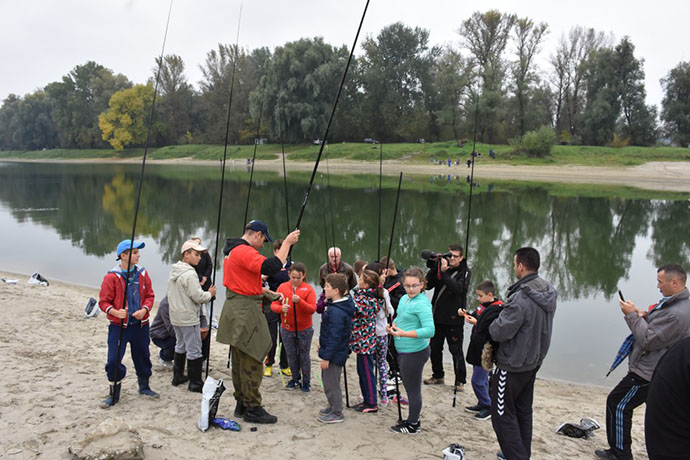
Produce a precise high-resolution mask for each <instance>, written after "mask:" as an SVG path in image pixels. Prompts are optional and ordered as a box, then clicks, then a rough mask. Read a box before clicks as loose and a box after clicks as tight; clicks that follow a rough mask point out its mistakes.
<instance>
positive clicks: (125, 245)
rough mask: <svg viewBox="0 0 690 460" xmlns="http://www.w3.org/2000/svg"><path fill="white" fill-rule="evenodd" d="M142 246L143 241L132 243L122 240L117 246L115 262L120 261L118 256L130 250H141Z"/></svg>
mask: <svg viewBox="0 0 690 460" xmlns="http://www.w3.org/2000/svg"><path fill="white" fill-rule="evenodd" d="M144 246H146V245H145V244H144V242H143V241H135V242H134V243H132V240H122V241H120V244H118V245H117V260H120V255H122V253H123V252H125V251H129V249H130V248H132V249H141V248H143V247H144Z"/></svg>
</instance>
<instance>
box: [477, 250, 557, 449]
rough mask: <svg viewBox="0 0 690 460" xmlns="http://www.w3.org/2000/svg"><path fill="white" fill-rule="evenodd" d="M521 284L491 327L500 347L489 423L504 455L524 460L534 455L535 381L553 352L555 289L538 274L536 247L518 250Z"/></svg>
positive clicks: (511, 292) (517, 273) (517, 271)
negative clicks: (550, 349) (545, 359)
mask: <svg viewBox="0 0 690 460" xmlns="http://www.w3.org/2000/svg"><path fill="white" fill-rule="evenodd" d="M513 263H514V272H515V277H516V278H517V279H518V281H517V282H516V283H515V284H513V285H512V286H510V287H509V288H508V299H507V301H506V303H505V305H504V306H503V309H502V310H501V312H500V314H499V315H498V318H496V320H494V322H493V323H492V324H491V325H490V326H489V334H490V335H491V338H492V339H493V340H494V341H496V342H498V343H499V346H498V351H497V353H496V355H495V360H496V367H495V368H494V372H493V375H492V377H491V382H490V389H489V394H490V396H491V424H492V425H493V427H494V431H495V433H496V438H498V443H499V445H500V446H501V450H502V452H503V455H505V457H506V458H509V459H510V460H526V459H528V458H530V455H531V453H532V401H533V399H534V380H535V378H536V376H537V371H538V370H539V367H540V366H541V363H542V362H543V361H544V358H545V357H546V353H547V352H548V351H549V345H550V344H551V332H552V330H553V317H554V314H555V313H556V298H557V294H556V290H555V289H554V288H553V286H551V284H550V283H549V282H547V281H545V280H544V279H543V278H541V277H540V276H539V274H538V270H539V265H540V257H539V252H538V251H537V250H536V249H534V248H529V247H525V248H520V249H518V250H517V251H515V256H514V258H513Z"/></svg>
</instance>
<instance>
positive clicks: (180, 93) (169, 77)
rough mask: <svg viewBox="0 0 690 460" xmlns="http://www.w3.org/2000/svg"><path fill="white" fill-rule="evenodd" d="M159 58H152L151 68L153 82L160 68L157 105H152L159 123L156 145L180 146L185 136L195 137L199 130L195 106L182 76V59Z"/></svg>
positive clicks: (194, 97) (177, 57) (174, 55)
mask: <svg viewBox="0 0 690 460" xmlns="http://www.w3.org/2000/svg"><path fill="white" fill-rule="evenodd" d="M162 64H163V65H162V66H161V59H160V58H156V65H155V66H154V68H153V79H152V80H150V81H151V82H155V78H156V75H158V68H159V66H161V68H160V80H159V94H160V96H159V98H160V99H159V102H158V103H157V104H156V106H157V108H156V119H157V120H159V121H160V126H161V129H160V132H159V133H158V143H159V144H161V145H170V144H182V143H185V142H186V135H187V133H189V135H191V136H193V137H195V136H196V135H197V134H198V131H199V129H198V127H199V113H198V112H199V107H198V106H199V104H198V101H197V96H196V94H195V93H194V89H193V88H192V86H191V85H190V84H189V83H188V82H187V77H186V76H185V74H184V70H185V65H184V61H183V60H182V58H181V57H180V56H178V55H176V54H169V55H167V56H164V57H163V60H162Z"/></svg>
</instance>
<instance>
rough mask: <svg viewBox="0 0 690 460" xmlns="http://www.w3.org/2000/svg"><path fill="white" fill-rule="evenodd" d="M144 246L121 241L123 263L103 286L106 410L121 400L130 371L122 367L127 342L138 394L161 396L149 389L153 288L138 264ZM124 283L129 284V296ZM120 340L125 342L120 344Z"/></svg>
mask: <svg viewBox="0 0 690 460" xmlns="http://www.w3.org/2000/svg"><path fill="white" fill-rule="evenodd" d="M144 246H145V244H144V242H136V241H134V242H133V241H132V240H123V241H121V242H120V244H118V245H117V249H116V251H117V260H119V261H120V264H119V265H116V266H115V267H114V268H112V269H111V270H110V271H108V273H106V275H105V277H104V278H103V282H102V283H101V292H100V300H99V301H98V306H99V308H100V309H101V310H103V312H105V313H106V315H107V318H108V320H109V321H110V324H109V326H108V362H107V363H106V365H105V372H106V374H107V376H108V382H110V394H109V396H108V398H106V399H105V400H104V401H103V403H102V406H101V407H104V408H108V407H110V406H113V405H115V404H117V402H118V401H119V400H120V388H121V382H122V380H123V379H124V378H125V375H126V374H127V368H126V367H125V366H124V364H122V357H123V356H124V355H125V351H127V344H128V343H129V345H130V351H131V354H132V361H133V362H134V368H135V369H136V372H137V382H138V384H139V393H140V394H143V395H146V396H151V397H154V398H157V397H158V393H156V392H155V391H153V390H151V387H149V378H150V377H151V355H150V353H149V344H150V343H151V339H150V336H149V313H150V312H151V309H152V308H153V300H154V293H153V286H152V284H151V278H149V274H148V273H147V271H146V269H145V268H144V267H140V266H138V265H137V264H138V263H139V257H140V254H139V249H142V248H143V247H144ZM125 284H126V285H127V292H126V293H125ZM125 300H126V304H125ZM120 339H122V341H121V342H120ZM118 351H119V352H120V355H119V356H118ZM116 363H119V366H118V367H117V378H116V376H115V369H116V367H115V366H116Z"/></svg>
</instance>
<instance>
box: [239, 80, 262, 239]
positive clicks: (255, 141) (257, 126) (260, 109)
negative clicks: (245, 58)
mask: <svg viewBox="0 0 690 460" xmlns="http://www.w3.org/2000/svg"><path fill="white" fill-rule="evenodd" d="M267 81H268V75H264V89H263V91H262V95H261V104H260V105H259V118H258V120H257V122H256V136H254V156H253V157H252V170H251V173H250V174H249V189H248V190H247V205H246V206H245V208H244V223H243V224H242V233H244V227H245V226H246V225H247V217H248V213H249V197H250V196H251V194H252V183H253V182H254V165H255V164H256V149H257V147H258V146H259V131H260V130H261V117H262V115H263V113H264V99H265V98H266V86H267V83H266V82H267Z"/></svg>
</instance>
